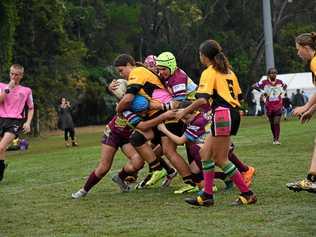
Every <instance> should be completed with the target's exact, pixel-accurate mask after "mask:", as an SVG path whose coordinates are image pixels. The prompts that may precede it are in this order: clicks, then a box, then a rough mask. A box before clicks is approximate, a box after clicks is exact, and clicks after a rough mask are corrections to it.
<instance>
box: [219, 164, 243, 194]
mask: <svg viewBox="0 0 316 237" xmlns="http://www.w3.org/2000/svg"><path fill="white" fill-rule="evenodd" d="M223 171H224V173H225V174H226V175H227V176H228V177H230V179H231V180H232V181H233V182H234V184H235V185H236V187H237V188H238V189H239V190H240V192H241V193H246V192H249V188H248V187H247V185H246V184H245V182H244V180H243V177H242V176H241V174H240V172H239V171H238V170H237V168H236V166H235V165H234V164H233V163H231V162H228V164H227V165H225V166H224V168H223Z"/></svg>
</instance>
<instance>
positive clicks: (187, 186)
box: [173, 184, 200, 194]
mask: <svg viewBox="0 0 316 237" xmlns="http://www.w3.org/2000/svg"><path fill="white" fill-rule="evenodd" d="M199 191H200V189H199V188H198V187H197V186H192V185H191V184H185V185H184V186H182V188H180V189H178V190H175V191H174V192H173V193H174V194H182V193H196V192H199Z"/></svg>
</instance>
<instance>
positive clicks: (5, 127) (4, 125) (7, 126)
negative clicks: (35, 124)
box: [0, 118, 23, 137]
mask: <svg viewBox="0 0 316 237" xmlns="http://www.w3.org/2000/svg"><path fill="white" fill-rule="evenodd" d="M22 124H23V119H16V118H0V136H1V137H3V135H4V133H6V132H9V133H13V134H14V135H15V137H18V136H19V134H20V133H21V131H22Z"/></svg>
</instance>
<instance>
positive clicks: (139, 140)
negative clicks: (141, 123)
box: [130, 131, 147, 147]
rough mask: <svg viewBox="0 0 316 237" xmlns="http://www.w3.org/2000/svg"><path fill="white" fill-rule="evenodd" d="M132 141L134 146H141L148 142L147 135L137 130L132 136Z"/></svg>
mask: <svg viewBox="0 0 316 237" xmlns="http://www.w3.org/2000/svg"><path fill="white" fill-rule="evenodd" d="M130 142H131V144H132V145H133V146H135V147H139V146H142V145H144V144H145V143H146V142H147V139H146V137H145V136H144V135H143V134H141V133H140V132H138V131H135V132H133V133H132V135H131V136H130Z"/></svg>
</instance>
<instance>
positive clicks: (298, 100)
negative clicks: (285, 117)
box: [292, 89, 305, 108]
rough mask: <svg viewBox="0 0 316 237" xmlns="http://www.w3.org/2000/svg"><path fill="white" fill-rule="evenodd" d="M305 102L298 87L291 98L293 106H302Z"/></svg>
mask: <svg viewBox="0 0 316 237" xmlns="http://www.w3.org/2000/svg"><path fill="white" fill-rule="evenodd" d="M304 104H305V100H304V96H303V95H302V93H301V91H300V89H296V94H295V95H294V96H293V98H292V105H293V107H294V108H295V107H298V106H303V105H304Z"/></svg>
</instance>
